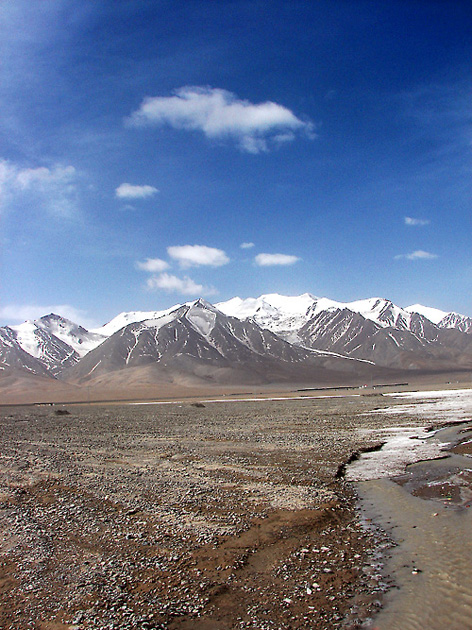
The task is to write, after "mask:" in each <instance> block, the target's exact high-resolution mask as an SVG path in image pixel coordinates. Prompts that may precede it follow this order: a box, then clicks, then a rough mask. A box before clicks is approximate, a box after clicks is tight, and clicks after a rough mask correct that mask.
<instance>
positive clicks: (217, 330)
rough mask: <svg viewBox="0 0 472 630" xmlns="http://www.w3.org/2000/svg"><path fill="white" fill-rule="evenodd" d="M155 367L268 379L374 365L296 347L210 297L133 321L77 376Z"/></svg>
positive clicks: (74, 372)
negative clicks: (210, 300) (223, 309)
mask: <svg viewBox="0 0 472 630" xmlns="http://www.w3.org/2000/svg"><path fill="white" fill-rule="evenodd" d="M150 365H151V366H152V367H153V369H154V370H155V372H156V375H159V376H161V377H162V376H166V377H169V378H170V377H171V375H176V374H178V375H180V376H185V377H187V378H194V379H199V378H200V379H201V378H205V379H207V380H213V381H214V382H245V383H255V382H259V383H263V382H271V381H275V382H277V381H280V380H283V381H287V380H291V379H300V378H302V380H303V378H306V376H307V375H310V374H311V375H313V374H314V373H315V372H320V371H325V372H326V373H327V374H332V373H336V372H346V373H349V372H351V373H352V372H354V371H356V372H358V373H366V372H369V370H371V369H372V366H371V365H370V364H369V363H368V362H365V361H357V360H355V361H352V360H350V359H347V358H345V357H339V356H336V355H334V354H333V353H330V352H324V351H317V350H309V349H306V348H301V347H297V346H294V345H292V344H290V343H288V342H286V341H284V340H283V339H281V338H280V337H278V336H277V335H275V334H274V333H272V332H270V331H269V330H267V329H263V328H261V327H260V326H259V325H258V324H257V323H256V322H254V321H253V320H251V319H250V318H249V319H245V320H239V319H237V318H234V317H229V316H227V315H225V314H224V313H222V312H221V311H220V310H219V309H217V308H215V307H214V306H212V305H211V304H209V303H208V302H206V301H205V300H197V301H196V302H194V303H190V304H185V305H183V306H180V307H177V308H176V309H175V310H171V311H170V312H166V313H165V314H164V315H160V316H158V317H156V318H153V319H147V320H144V321H140V322H133V323H131V324H128V325H126V326H125V327H124V328H122V329H120V330H119V331H117V332H116V333H114V334H113V335H112V336H111V337H109V338H108V339H107V340H106V341H105V342H104V343H102V344H101V345H100V346H98V347H97V348H96V349H95V350H93V351H92V352H90V353H89V354H88V355H87V356H86V357H85V358H84V359H82V361H80V363H79V364H78V365H77V366H75V367H74V368H72V369H70V370H68V371H67V376H68V377H73V378H74V379H88V378H91V377H92V378H96V377H98V376H99V375H101V374H107V373H110V372H113V371H117V370H122V369H124V368H127V367H128V368H139V367H143V366H150Z"/></svg>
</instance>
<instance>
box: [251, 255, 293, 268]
mask: <svg viewBox="0 0 472 630" xmlns="http://www.w3.org/2000/svg"><path fill="white" fill-rule="evenodd" d="M299 260H300V258H298V256H290V255H288V254H257V256H256V257H255V258H254V261H255V263H256V265H258V266H259V267H272V266H274V265H294V264H295V263H297V262H298V261H299Z"/></svg>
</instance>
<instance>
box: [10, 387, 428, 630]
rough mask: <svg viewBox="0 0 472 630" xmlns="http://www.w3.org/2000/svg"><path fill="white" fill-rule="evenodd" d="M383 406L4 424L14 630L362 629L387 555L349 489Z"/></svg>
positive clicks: (304, 404) (14, 416)
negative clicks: (348, 473)
mask: <svg viewBox="0 0 472 630" xmlns="http://www.w3.org/2000/svg"><path fill="white" fill-rule="evenodd" d="M385 400H386V399H385V398H383V397H382V396H380V395H376V396H357V397H346V398H324V399H318V400H316V399H308V398H307V399H305V400H304V399H301V400H285V401H278V402H276V401H265V402H260V401H259V402H231V403H229V402H228V403H213V404H209V403H205V404H202V403H196V402H193V403H192V402H188V403H182V404H173V405H159V406H158V405H143V406H139V405H108V406H99V405H97V406H91V405H90V406H85V405H76V406H74V405H69V406H64V407H62V406H57V405H56V406H28V407H2V408H0V424H1V431H0V478H1V488H0V629H1V630H7V629H12V630H13V629H14V630H22V629H26V628H37V629H41V630H60V629H64V628H69V629H72V628H75V629H77V630H78V629H87V628H94V629H97V630H100V629H101V630H105V629H107V630H108V629H110V630H111V629H130V630H131V629H142V630H144V629H149V628H156V629H158V628H161V629H168V630H173V629H177V628H182V629H186V628H188V629H195V630H199V629H202V630H206V629H214V630H217V629H221V630H224V629H230V628H231V629H236V628H255V629H257V630H264V629H267V630H269V629H270V630H275V629H296V628H310V629H312V630H316V629H336V628H344V629H353V628H358V627H360V626H361V624H362V623H363V620H365V619H366V618H367V617H369V616H370V615H372V614H373V613H374V612H375V610H376V609H377V608H378V607H379V606H380V605H381V597H382V592H383V591H384V590H385V589H386V588H387V586H388V585H387V584H386V583H385V582H384V579H383V578H382V577H381V575H380V571H379V559H378V558H379V549H382V548H385V547H388V545H389V541H388V539H387V536H386V535H385V534H383V533H382V532H381V531H378V530H377V531H373V530H370V529H366V527H365V524H364V523H363V522H362V521H361V518H360V516H359V513H358V511H357V510H356V509H355V496H354V489H353V487H352V486H351V485H350V484H349V483H347V482H345V481H344V480H343V478H342V476H340V475H339V474H337V473H338V470H339V467H340V465H341V464H342V463H343V462H345V461H347V460H348V459H349V456H350V455H351V454H352V452H354V451H356V450H359V449H363V448H370V447H373V446H375V444H376V443H378V441H379V439H380V437H379V436H380V433H378V434H377V433H376V431H375V430H374V431H373V432H371V431H366V429H379V430H380V429H382V428H385V427H388V426H393V425H395V426H397V425H398V423H399V419H398V417H392V416H383V415H382V414H373V415H369V414H367V415H364V414H365V412H367V411H369V410H371V409H373V408H379V407H382V406H387V405H391V404H392V400H391V399H389V400H387V401H386V402H384V401H385ZM402 422H405V420H403V421H402ZM408 422H409V424H410V425H414V424H422V423H424V420H421V419H415V418H411V419H409V420H408Z"/></svg>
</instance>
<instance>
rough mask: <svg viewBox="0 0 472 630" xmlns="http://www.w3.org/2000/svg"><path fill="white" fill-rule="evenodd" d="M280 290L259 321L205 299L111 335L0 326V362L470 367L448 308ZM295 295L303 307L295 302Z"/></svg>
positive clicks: (321, 369) (207, 371)
mask: <svg viewBox="0 0 472 630" xmlns="http://www.w3.org/2000/svg"><path fill="white" fill-rule="evenodd" d="M272 297H274V296H272ZM276 297H277V300H278V303H279V304H281V307H280V308H279V307H277V308H275V307H270V308H269V307H268V306H267V304H265V306H264V311H263V314H262V315H260V313H259V311H258V310H256V315H255V316H254V318H253V316H251V317H247V318H245V319H244V318H243V317H242V316H241V315H238V317H233V316H231V315H228V314H224V313H223V312H222V311H220V310H218V309H217V308H215V307H214V306H212V305H211V304H209V303H208V302H205V301H204V300H198V301H196V302H194V303H191V304H185V305H183V306H178V307H175V309H174V310H172V309H169V310H167V311H161V312H155V313H147V314H146V313H142V314H141V313H130V314H129V315H130V317H131V316H132V317H139V316H140V315H142V316H143V317H144V316H147V317H149V316H150V315H152V316H153V317H154V316H155V319H147V320H145V321H138V322H137V321H135V319H133V320H132V321H133V323H130V324H128V325H125V326H124V327H123V328H121V330H118V331H117V332H116V333H114V334H113V335H111V336H109V337H106V336H105V335H104V334H101V333H102V332H103V331H101V329H99V330H98V331H96V332H89V331H87V330H85V329H84V328H82V327H80V326H78V325H76V324H74V323H73V322H70V321H69V320H67V319H65V318H62V317H60V316H59V315H54V314H50V315H47V316H45V317H42V318H41V319H39V320H36V321H34V322H25V323H24V324H21V325H19V326H11V327H4V328H0V368H2V372H3V374H5V373H6V371H7V370H9V369H15V370H16V371H18V370H20V371H21V370H23V371H24V373H25V374H26V373H27V374H36V375H42V376H43V375H49V376H52V377H57V378H61V379H63V380H68V379H72V380H84V379H94V378H96V377H98V376H100V375H106V374H109V373H116V372H118V371H121V370H126V369H131V368H132V369H135V370H137V369H140V368H143V367H146V369H147V370H148V372H149V369H151V372H152V373H153V374H154V372H155V374H156V378H160V377H161V376H163V377H165V379H167V381H171V380H172V379H173V377H174V375H178V376H179V377H186V378H187V377H188V378H194V377H195V378H198V379H206V380H207V381H208V382H214V383H217V382H234V383H236V382H241V383H269V382H278V381H280V382H281V381H285V382H286V381H292V382H296V381H298V382H307V381H309V380H310V379H317V380H318V381H319V380H320V379H325V380H327V379H329V377H330V375H331V376H333V375H334V376H336V375H337V376H338V377H339V375H340V374H343V375H354V374H356V375H357V376H358V377H359V378H363V377H364V375H366V378H368V377H369V375H370V374H372V371H373V370H375V371H376V373H377V374H379V373H380V372H381V368H385V369H388V370H391V369H394V370H426V371H434V370H455V369H472V334H471V333H470V331H472V328H469V322H468V320H470V322H471V323H472V319H471V318H467V317H465V316H460V315H456V314H454V313H450V314H449V315H448V316H447V317H445V318H444V320H442V321H441V322H440V323H439V324H437V325H436V324H434V323H432V322H431V321H430V320H429V319H427V318H426V317H424V316H423V315H421V314H419V313H417V312H411V313H409V312H407V311H405V310H403V309H400V308H399V307H397V306H395V305H394V304H393V303H392V302H390V301H388V300H383V299H380V298H379V299H377V298H371V299H369V300H364V301H361V302H359V303H352V304H353V305H354V306H355V308H354V309H353V310H350V309H349V308H347V307H345V305H340V306H339V307H337V306H336V305H334V306H333V304H336V303H333V302H331V304H330V305H328V306H327V307H326V308H324V310H320V307H319V303H318V301H317V300H315V299H314V298H311V301H312V304H311V306H309V307H308V309H307V308H306V302H307V300H306V299H305V300H298V301H297V299H296V298H287V299H288V300H292V302H291V303H290V305H289V306H290V308H289V309H287V312H286V313H285V314H284V312H283V307H284V302H283V300H284V298H283V296H276ZM302 297H303V296H302ZM293 300H295V302H296V303H297V304H298V302H300V304H301V305H302V306H303V307H304V310H303V313H300V314H298V311H297V308H293V304H294V302H293ZM230 302H231V301H230ZM240 302H241V301H240ZM256 302H257V300H256ZM327 302H329V301H327ZM269 306H270V305H269ZM285 306H286V305H285ZM300 308H301V307H300ZM356 309H357V310H356ZM125 315H126V314H125ZM257 317H259V319H257ZM123 321H126V318H124V320H123ZM128 321H129V318H128ZM279 328H280V330H279ZM468 331H469V332H468ZM88 350H90V351H89V352H87V351H88ZM81 357H82V358H81ZM372 364H375V367H374V366H373V365H372ZM148 368H149V369H148ZM379 371H380V372H379Z"/></svg>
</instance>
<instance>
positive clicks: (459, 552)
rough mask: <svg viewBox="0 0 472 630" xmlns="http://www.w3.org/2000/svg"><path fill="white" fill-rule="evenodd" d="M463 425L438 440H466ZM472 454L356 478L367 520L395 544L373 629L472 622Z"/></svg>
mask: <svg viewBox="0 0 472 630" xmlns="http://www.w3.org/2000/svg"><path fill="white" fill-rule="evenodd" d="M471 436H472V433H471V432H470V431H469V432H465V431H464V427H463V426H458V427H454V428H450V429H446V430H444V431H442V432H438V434H436V436H435V437H434V438H432V440H434V442H435V443H436V446H437V445H438V444H441V443H443V445H444V444H445V443H449V444H451V443H453V444H454V443H457V442H459V441H461V442H464V443H466V442H467V440H470V439H471ZM471 482H472V459H471V458H470V457H464V456H461V455H451V456H450V457H447V458H444V459H440V460H435V461H429V462H421V463H417V464H413V465H410V466H408V468H407V470H406V472H405V474H403V475H400V476H397V477H394V478H385V477H384V478H380V479H372V480H370V481H364V482H361V483H359V484H358V490H359V495H360V499H361V501H360V503H361V508H362V512H363V515H364V518H365V521H366V524H367V526H369V524H371V523H372V524H375V526H378V527H381V528H383V529H385V530H386V531H387V532H389V533H390V534H391V536H392V538H393V539H394V541H395V542H396V543H397V546H396V547H395V548H393V550H392V551H391V557H390V558H389V559H388V561H387V562H386V565H385V572H386V573H387V574H389V575H390V576H391V577H392V578H393V579H394V581H395V584H396V585H397V587H398V588H394V589H392V590H391V591H389V593H388V594H387V595H386V597H385V600H384V607H383V609H382V610H381V612H380V613H379V614H378V615H377V616H376V617H375V619H373V620H372V621H371V622H369V623H368V624H367V625H365V626H364V627H365V628H372V629H374V628H375V629H376V630H416V629H418V630H419V629H421V630H424V629H426V628H427V629H428V630H445V629H446V628H447V629H448V630H467V629H472V483H471Z"/></svg>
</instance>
